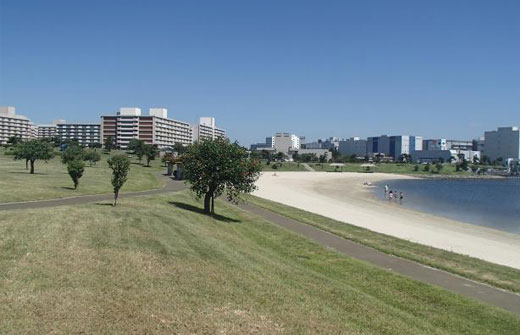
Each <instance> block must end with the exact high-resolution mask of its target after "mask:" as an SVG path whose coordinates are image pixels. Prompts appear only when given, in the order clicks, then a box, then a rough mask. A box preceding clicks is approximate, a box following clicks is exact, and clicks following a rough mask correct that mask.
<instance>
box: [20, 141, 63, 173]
mask: <svg viewBox="0 0 520 335" xmlns="http://www.w3.org/2000/svg"><path fill="white" fill-rule="evenodd" d="M14 152H15V153H14V159H25V162H26V164H27V162H29V163H30V164H31V171H30V174H34V162H36V161H37V160H44V161H48V160H49V159H51V158H52V156H53V153H54V152H53V147H52V145H51V144H50V143H49V142H46V141H42V140H39V139H38V140H30V141H27V142H22V143H19V144H18V145H16V147H15V149H14Z"/></svg>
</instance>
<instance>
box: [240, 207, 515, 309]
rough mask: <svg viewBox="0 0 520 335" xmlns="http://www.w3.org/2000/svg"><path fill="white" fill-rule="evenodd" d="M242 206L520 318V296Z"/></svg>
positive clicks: (337, 247)
mask: <svg viewBox="0 0 520 335" xmlns="http://www.w3.org/2000/svg"><path fill="white" fill-rule="evenodd" d="M238 206H239V207H240V208H242V209H244V210H246V211H249V212H251V213H254V214H256V215H258V216H260V217H262V218H264V219H266V220H267V221H270V222H272V223H275V224H277V225H280V226H282V227H284V228H286V229H288V230H290V231H292V232H295V233H298V234H300V235H303V236H305V237H307V238H310V239H311V240H313V241H314V242H316V243H319V244H321V245H323V246H326V247H329V248H332V249H334V250H336V251H338V252H340V253H343V254H345V255H347V256H350V257H352V258H355V259H359V260H362V261H365V262H368V263H371V264H373V265H376V266H378V267H381V268H383V269H385V270H388V271H393V272H396V273H399V274H401V275H404V276H406V277H410V278H412V279H415V280H418V281H421V282H424V283H428V284H432V285H435V286H440V287H442V288H444V289H447V290H448V291H452V292H455V293H459V294H462V295H464V296H466V297H470V298H473V299H476V300H480V301H482V302H486V303H489V304H491V305H495V306H498V307H501V308H503V309H505V310H508V311H510V312H513V313H514V314H516V315H518V316H520V294H516V293H513V292H508V291H505V290H502V289H498V288H494V287H492V286H489V285H486V284H481V283H478V282H475V281H472V280H469V279H465V278H462V277H459V276H457V275H454V274H451V273H449V272H445V271H442V270H437V269H434V268H431V267H428V266H425V265H422V264H419V263H415V262H412V261H408V260H406V259H403V258H399V257H395V256H391V255H388V254H385V253H383V252H381V251H377V250H375V249H372V248H370V247H367V246H364V245H361V244H358V243H356V242H353V241H351V240H347V239H345V238H342V237H339V236H337V235H334V234H331V233H328V232H326V231H323V230H321V229H318V228H315V227H313V226H310V225H308V224H305V223H301V222H299V221H296V220H293V219H290V218H288V217H285V216H282V215H279V214H276V213H273V212H271V211H269V210H266V209H263V208H261V207H258V206H255V205H252V204H248V203H241V204H239V205H238Z"/></svg>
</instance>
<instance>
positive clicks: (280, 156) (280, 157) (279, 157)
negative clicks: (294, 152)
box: [275, 152, 285, 161]
mask: <svg viewBox="0 0 520 335" xmlns="http://www.w3.org/2000/svg"><path fill="white" fill-rule="evenodd" d="M275 157H276V159H277V160H279V161H281V160H282V159H284V157H285V154H284V153H283V152H277V153H276V156H275Z"/></svg>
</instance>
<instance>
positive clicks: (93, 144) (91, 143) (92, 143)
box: [88, 142, 101, 149]
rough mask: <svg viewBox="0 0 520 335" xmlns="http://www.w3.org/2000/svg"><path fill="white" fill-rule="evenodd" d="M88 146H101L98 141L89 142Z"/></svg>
mask: <svg viewBox="0 0 520 335" xmlns="http://www.w3.org/2000/svg"><path fill="white" fill-rule="evenodd" d="M88 147H89V148H92V149H100V148H101V143H99V142H90V143H89V144H88Z"/></svg>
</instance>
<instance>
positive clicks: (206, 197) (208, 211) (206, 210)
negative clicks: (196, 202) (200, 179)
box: [204, 192, 213, 214]
mask: <svg viewBox="0 0 520 335" xmlns="http://www.w3.org/2000/svg"><path fill="white" fill-rule="evenodd" d="M212 194H213V192H208V193H206V195H204V213H206V214H211V207H210V205H211V195H212Z"/></svg>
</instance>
